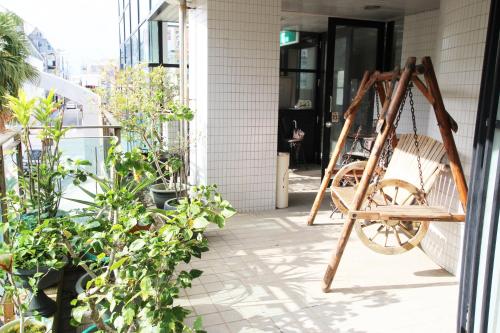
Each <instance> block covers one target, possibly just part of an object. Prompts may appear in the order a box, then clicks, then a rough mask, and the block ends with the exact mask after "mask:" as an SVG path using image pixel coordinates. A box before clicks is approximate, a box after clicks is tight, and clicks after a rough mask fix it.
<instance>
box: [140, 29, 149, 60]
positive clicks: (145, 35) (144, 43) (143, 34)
mask: <svg viewBox="0 0 500 333" xmlns="http://www.w3.org/2000/svg"><path fill="white" fill-rule="evenodd" d="M139 60H140V62H148V61H149V29H148V24H147V23H144V24H143V25H142V26H141V27H140V28H139Z"/></svg>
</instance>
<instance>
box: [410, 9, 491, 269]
mask: <svg viewBox="0 0 500 333" xmlns="http://www.w3.org/2000/svg"><path fill="white" fill-rule="evenodd" d="M488 10H489V0H441V3H440V9H439V10H436V11H431V12H425V13H420V14H417V15H411V16H406V17H405V23H404V33H403V34H404V37H403V52H402V54H403V56H402V62H404V60H405V59H406V57H407V56H410V55H416V56H417V58H418V57H421V56H423V55H426V53H427V55H430V56H431V57H433V63H434V67H435V69H436V73H437V76H438V82H439V85H440V89H441V93H442V95H443V100H444V104H445V106H446V108H447V110H448V112H449V113H450V114H451V115H452V116H453V118H454V119H455V120H456V121H457V123H458V126H459V131H458V133H456V134H455V141H456V144H457V147H458V150H459V153H460V157H461V160H462V163H463V166H464V169H465V173H466V177H467V178H468V177H469V172H470V165H471V160H472V148H473V147H472V142H473V137H474V124H475V119H476V113H477V105H478V96H479V87H480V82H481V74H482V63H483V53H484V46H485V39H486V28H487V23H488V22H487V21H488ZM416 105H418V108H417V110H418V111H417V112H422V113H425V111H426V106H425V103H424V100H423V99H422V98H419V99H418V103H417V101H416ZM427 110H428V111H430V112H427V114H428V116H427V117H425V116H424V115H422V116H419V117H417V118H418V125H419V127H422V126H424V127H425V126H427V128H426V130H422V131H421V132H422V133H425V134H427V135H429V136H432V137H435V138H436V139H439V140H441V139H440V134H439V129H438V127H437V124H436V121H435V117H434V115H433V114H432V109H431V108H428V107H427ZM405 111H406V110H405ZM409 125H411V120H410V118H409V117H408V116H406V117H405V118H403V117H402V119H401V124H400V128H402V130H403V131H404V130H408V128H407V126H409ZM463 227H464V226H463V224H451V223H433V224H432V225H431V227H430V229H429V232H428V234H427V236H426V238H425V239H424V241H423V242H422V247H423V248H424V250H425V251H426V252H427V253H428V254H429V256H431V257H432V258H433V260H434V261H435V262H436V263H438V264H439V265H441V266H443V267H444V268H445V269H447V270H448V271H450V272H452V273H455V274H456V273H458V272H459V269H460V265H459V264H460V253H461V246H462V239H463Z"/></svg>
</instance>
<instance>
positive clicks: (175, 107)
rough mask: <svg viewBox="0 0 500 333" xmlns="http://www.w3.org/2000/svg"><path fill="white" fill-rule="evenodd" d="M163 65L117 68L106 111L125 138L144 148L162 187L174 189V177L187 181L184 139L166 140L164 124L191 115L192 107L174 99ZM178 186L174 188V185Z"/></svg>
mask: <svg viewBox="0 0 500 333" xmlns="http://www.w3.org/2000/svg"><path fill="white" fill-rule="evenodd" d="M172 81H173V80H170V79H169V76H168V72H167V70H166V68H164V67H161V66H159V67H155V68H153V69H150V70H149V71H147V70H146V69H145V68H144V67H142V66H136V67H131V68H126V69H124V70H122V71H120V72H119V73H118V74H117V76H116V80H115V82H114V86H113V88H112V89H111V93H110V94H109V103H108V108H109V111H110V112H111V113H112V114H113V115H114V116H115V117H116V118H117V119H118V121H119V122H120V123H121V125H122V126H123V128H124V130H125V135H124V136H125V138H126V139H127V140H128V141H130V142H132V143H134V144H136V145H139V147H140V148H141V149H143V150H145V151H147V153H148V156H149V158H150V159H151V161H152V162H153V166H154V168H155V169H156V173H157V176H158V178H159V180H160V181H161V182H162V183H163V185H164V186H165V188H175V186H176V185H177V179H176V178H180V183H182V184H186V182H187V177H186V168H187V166H186V164H187V161H186V160H185V155H186V154H185V151H186V149H187V138H181V137H177V140H175V141H176V142H174V143H173V144H172V143H169V144H168V146H167V143H166V142H165V138H164V131H163V129H164V126H165V124H167V123H172V122H174V123H179V122H181V121H189V120H191V119H192V118H193V113H192V112H191V110H190V109H189V108H188V107H186V106H184V105H181V104H179V103H177V102H176V98H177V96H176V91H177V87H176V86H175V85H174V84H173V83H172ZM176 189H177V188H176Z"/></svg>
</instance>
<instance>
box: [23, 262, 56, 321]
mask: <svg viewBox="0 0 500 333" xmlns="http://www.w3.org/2000/svg"><path fill="white" fill-rule="evenodd" d="M37 272H39V273H43V274H44V276H43V277H41V278H40V280H39V281H38V284H37V292H36V295H33V297H32V299H31V303H30V304H29V307H28V315H33V314H35V313H38V314H40V315H41V316H43V317H50V316H52V315H53V314H54V313H55V312H56V309H57V304H56V302H55V301H54V300H52V299H51V298H50V297H48V296H47V294H45V292H44V291H43V289H47V288H49V287H51V286H54V285H56V284H57V283H59V281H61V278H62V270H57V269H54V268H48V267H41V268H39V269H38V271H37V270H36V269H17V270H16V271H15V272H14V274H15V275H17V276H19V277H20V278H21V280H22V286H23V288H26V289H27V290H29V291H30V292H31V293H32V294H33V290H31V286H30V284H29V280H30V278H32V277H33V276H34V275H35V274H36V273H37Z"/></svg>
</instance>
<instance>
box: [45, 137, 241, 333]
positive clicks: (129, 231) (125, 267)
mask: <svg viewBox="0 0 500 333" xmlns="http://www.w3.org/2000/svg"><path fill="white" fill-rule="evenodd" d="M146 162H147V161H146V160H145V158H144V156H143V155H142V154H141V152H140V151H139V150H133V151H131V152H127V153H122V152H120V151H119V149H118V148H117V147H116V143H115V145H113V146H112V147H111V149H110V152H109V154H108V159H107V161H106V163H107V166H108V167H109V168H110V169H111V170H113V171H112V172H111V177H110V179H100V178H98V177H96V176H95V175H93V174H91V173H88V174H87V175H88V177H91V178H92V179H94V180H95V181H96V182H97V183H98V184H99V187H100V189H101V191H100V192H99V193H97V194H94V193H90V192H86V193H87V194H88V196H89V197H90V199H91V200H88V201H82V200H81V199H76V200H75V201H78V202H80V203H86V204H87V207H88V208H86V209H85V210H84V215H85V216H87V217H88V220H87V222H86V223H84V224H81V225H76V227H75V224H72V223H71V219H70V218H69V217H67V218H66V219H58V220H47V221H46V223H45V225H44V227H43V229H44V230H45V231H46V232H48V233H50V234H52V233H59V237H60V238H61V242H62V243H64V244H66V246H67V247H68V251H69V253H70V254H71V255H72V257H73V259H74V260H75V262H76V263H79V264H80V265H82V267H83V268H84V269H85V270H86V272H87V274H88V275H89V276H90V278H89V281H88V283H87V284H86V286H85V287H86V288H85V291H84V292H83V293H81V294H80V295H79V296H78V299H76V300H75V301H74V306H75V308H74V309H73V318H74V320H75V322H76V323H79V322H81V321H82V320H83V319H84V317H86V316H87V314H88V317H90V319H91V321H92V322H94V323H95V324H96V326H97V328H98V329H99V330H102V331H104V332H191V331H193V330H194V331H201V319H198V320H197V322H196V325H195V327H194V328H190V327H188V326H186V324H185V323H184V320H185V318H186V316H187V315H188V314H189V311H188V310H187V309H185V308H183V307H181V306H179V305H177V304H176V301H175V300H176V298H178V297H179V293H180V290H181V289H182V288H187V287H190V286H191V282H192V280H193V279H195V278H197V277H199V276H200V275H201V274H202V272H201V271H199V270H190V271H185V270H180V269H178V265H179V264H180V263H182V262H184V263H189V262H190V260H191V258H192V257H198V258H199V257H201V255H202V253H203V252H205V251H207V250H208V246H207V241H206V239H205V238H204V237H203V230H204V229H205V228H206V226H207V225H208V223H210V222H213V223H215V224H217V225H218V226H219V227H222V226H223V225H224V223H225V220H226V219H227V218H229V217H230V216H232V215H233V214H234V209H232V207H231V206H230V204H229V203H228V202H227V201H224V200H223V199H222V198H221V197H220V195H219V194H218V193H217V192H216V191H215V187H213V186H203V187H197V188H195V189H194V192H193V193H192V195H191V196H190V197H189V198H186V199H183V200H181V204H180V205H179V207H178V210H177V211H174V212H166V211H164V210H161V209H151V208H148V207H146V206H144V204H142V203H141V202H140V201H139V200H138V198H137V194H138V193H139V191H140V190H141V188H142V187H144V186H148V185H149V184H150V183H151V182H152V181H154V179H155V176H154V175H153V174H152V173H153V172H152V171H154V170H152V168H151V166H150V164H149V163H146ZM81 180H82V179H78V180H77V181H76V183H78V182H80V181H81ZM53 222H54V223H55V224H54V223H53ZM73 228H74V229H73ZM77 242H79V243H80V244H85V245H86V246H88V248H89V249H91V250H89V251H93V252H94V255H95V258H96V260H94V261H93V262H89V261H88V260H85V258H84V256H82V255H81V254H79V253H78V251H77V247H76V246H75V244H76V243H77Z"/></svg>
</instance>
